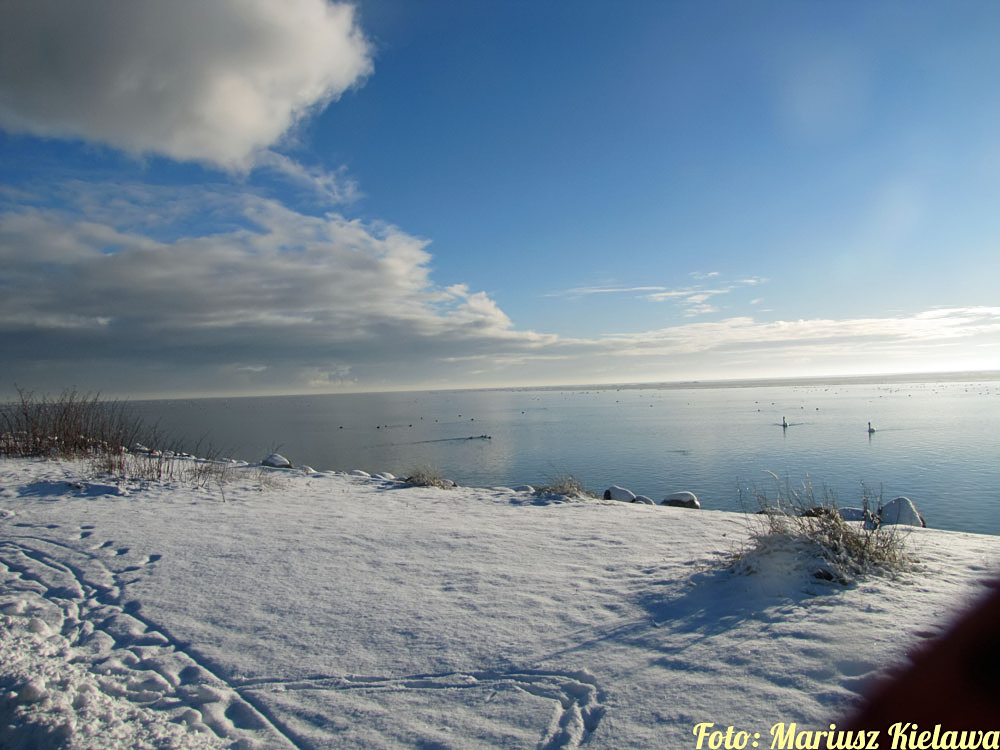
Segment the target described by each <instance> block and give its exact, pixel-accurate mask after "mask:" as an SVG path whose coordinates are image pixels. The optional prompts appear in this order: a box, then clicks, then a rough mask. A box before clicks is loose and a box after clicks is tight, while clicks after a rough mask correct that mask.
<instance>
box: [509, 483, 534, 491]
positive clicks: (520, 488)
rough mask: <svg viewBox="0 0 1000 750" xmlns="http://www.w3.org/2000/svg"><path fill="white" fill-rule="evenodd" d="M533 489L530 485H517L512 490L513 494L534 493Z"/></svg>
mask: <svg viewBox="0 0 1000 750" xmlns="http://www.w3.org/2000/svg"><path fill="white" fill-rule="evenodd" d="M534 491H535V488H534V487H532V486H531V485H530V484H519V485H517V487H515V488H514V492H534Z"/></svg>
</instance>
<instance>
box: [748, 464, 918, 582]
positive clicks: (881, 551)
mask: <svg viewBox="0 0 1000 750" xmlns="http://www.w3.org/2000/svg"><path fill="white" fill-rule="evenodd" d="M769 473H770V472H769ZM771 476H772V478H773V479H774V480H775V489H774V491H773V493H772V494H771V495H768V494H767V493H766V492H764V491H762V490H759V489H758V488H756V487H754V488H753V489H751V490H750V493H752V496H753V499H754V501H755V502H756V505H757V506H758V507H759V508H760V511H759V512H758V513H757V514H756V515H755V516H753V517H752V518H753V519H754V521H753V522H752V525H753V528H752V529H751V534H750V547H749V548H747V549H745V550H743V551H741V552H739V553H737V554H735V555H734V558H733V565H734V567H735V568H736V569H737V570H738V571H739V572H742V573H756V572H760V570H761V569H762V568H763V567H767V565H768V563H767V562H764V561H766V560H774V559H776V558H779V557H783V558H784V559H785V560H786V563H787V564H791V563H790V562H788V561H789V559H790V557H791V558H794V560H796V561H797V562H798V563H799V564H803V565H805V566H806V567H807V568H809V572H810V574H811V575H812V577H813V578H817V579H820V580H826V581H835V582H837V583H840V584H842V585H845V586H846V585H849V584H851V583H853V582H854V581H856V580H857V579H858V578H861V577H864V576H867V575H872V574H874V575H896V574H898V573H901V572H904V571H907V570H911V569H912V568H913V562H914V561H913V558H912V556H911V555H910V554H909V553H908V551H907V549H906V532H905V531H902V530H901V527H899V526H879V525H877V524H876V523H875V522H874V520H873V519H875V518H877V514H878V509H879V508H880V507H881V504H882V503H881V493H879V494H877V495H876V494H873V493H872V492H871V491H870V490H869V489H868V488H867V487H865V488H863V490H862V498H861V501H862V508H863V513H864V517H865V519H866V520H863V521H845V520H844V519H843V517H842V515H841V512H840V510H839V509H838V507H837V502H836V499H835V498H834V497H833V496H832V494H831V493H829V492H828V491H824V493H823V498H822V500H817V498H816V492H815V489H814V488H813V485H812V483H811V482H810V481H809V480H808V478H807V479H806V482H805V483H804V484H803V486H802V487H801V488H799V489H795V488H792V487H791V485H790V483H789V482H788V481H787V480H786V482H785V483H784V485H782V483H781V482H780V481H779V480H778V477H777V476H776V475H774V474H771ZM741 497H743V499H744V506H746V505H747V502H746V498H745V496H744V491H743V490H741ZM789 556H790V557H789Z"/></svg>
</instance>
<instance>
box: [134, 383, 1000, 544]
mask: <svg viewBox="0 0 1000 750" xmlns="http://www.w3.org/2000/svg"><path fill="white" fill-rule="evenodd" d="M133 405H134V406H135V407H136V409H137V410H138V411H139V412H140V413H141V414H142V416H143V417H144V418H145V419H147V420H150V421H153V422H158V423H159V426H160V428H161V429H162V430H163V431H165V432H166V433H168V434H170V435H174V436H185V439H186V441H187V442H188V444H189V445H191V446H192V447H193V445H194V443H196V442H197V441H199V440H200V441H202V449H205V448H207V447H208V446H211V447H212V448H213V449H214V450H216V451H222V453H223V454H225V455H229V456H233V457H237V458H243V459H246V460H249V461H257V460H260V459H261V458H263V457H264V456H265V455H267V454H268V453H271V452H273V451H278V452H280V453H282V454H283V455H285V456H286V457H288V458H289V459H290V460H291V461H292V462H293V463H295V464H297V465H299V464H308V465H310V466H312V467H314V468H315V469H318V470H324V469H344V470H350V469H364V470H366V471H369V472H379V471H390V472H392V473H394V474H397V475H406V474H407V473H409V472H412V471H413V470H414V469H416V468H420V467H432V468H435V469H437V470H439V471H440V472H441V473H442V474H444V475H445V476H447V477H449V478H451V479H454V480H455V481H457V482H458V483H459V484H462V485H467V486H480V487H491V486H498V485H502V486H512V485H517V484H523V483H528V484H536V485H537V484H546V483H553V482H554V481H556V480H558V479H559V478H561V477H564V476H567V475H572V476H574V477H576V478H577V479H579V480H580V481H581V482H582V484H583V485H584V486H585V487H586V488H588V489H591V490H594V491H598V492H602V491H603V490H604V489H605V488H607V487H608V486H609V485H612V484H618V485H622V486H624V487H628V488H629V489H631V490H632V491H633V492H635V493H637V494H644V495H648V496H650V497H652V498H653V499H654V500H657V501H659V500H660V499H662V498H663V497H664V496H665V495H666V494H669V493H671V492H675V491H678V490H690V491H692V492H694V493H695V494H696V495H697V496H698V497H699V499H700V500H701V502H702V507H703V508H707V509H721V510H740V509H741V507H742V504H741V496H740V488H741V487H742V488H744V489H748V488H754V487H756V488H759V489H763V490H767V491H769V492H770V491H772V490H773V489H774V480H773V479H772V478H771V477H770V475H769V474H768V473H767V472H773V473H774V474H777V475H778V476H779V477H780V478H781V480H782V481H784V480H786V479H787V480H788V481H789V482H791V484H792V485H793V486H801V485H802V483H803V482H805V481H806V480H807V479H809V480H811V482H812V483H813V485H814V486H815V487H816V488H817V492H818V494H822V492H823V491H824V490H826V491H828V492H830V493H832V494H833V495H834V496H835V497H836V499H837V501H838V503H839V504H840V505H841V506H857V505H860V499H861V495H862V487H863V486H867V487H868V488H870V489H871V490H872V491H874V492H876V493H877V492H879V491H881V493H882V495H883V497H884V498H885V499H886V500H888V499H890V498H892V497H895V496H897V495H906V496H908V497H909V498H911V499H912V500H913V501H914V503H915V504H916V505H917V507H918V509H919V510H920V511H921V512H922V513H923V514H924V516H925V518H926V519H927V523H928V525H929V526H933V527H935V528H943V529H952V530H961V531H974V532H979V533H988V534H1000V436H998V430H997V426H998V424H1000V382H998V381H996V380H992V381H989V380H984V381H980V382H939V383H901V384H881V385H871V384H867V385H863V384H844V383H839V384H838V383H833V382H831V383H826V384H822V383H819V384H817V383H811V384H808V385H795V386H789V385H771V386H747V387H720V388H705V387H701V388H677V387H659V388H657V387H643V388H622V389H615V388H609V389H601V390H494V391H447V392H442V391H436V392H419V393H390V394H345V395H330V396H289V397H268V398H232V399H196V400H178V401H148V402H138V403H135V404H133ZM783 418H784V419H785V420H787V422H788V424H789V426H788V427H787V428H783V427H782V426H781V423H782V419H783ZM869 421H871V423H872V424H873V425H874V426H875V427H876V430H877V431H876V432H875V433H873V434H869V433H868V429H867V428H868V422H869ZM483 435H488V436H489V439H484V438H482V437H480V436H483ZM190 449H191V448H189V450H190Z"/></svg>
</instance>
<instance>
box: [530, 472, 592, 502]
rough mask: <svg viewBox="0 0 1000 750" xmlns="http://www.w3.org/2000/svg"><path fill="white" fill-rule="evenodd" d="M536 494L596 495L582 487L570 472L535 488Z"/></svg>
mask: <svg viewBox="0 0 1000 750" xmlns="http://www.w3.org/2000/svg"><path fill="white" fill-rule="evenodd" d="M535 494H536V495H562V496H564V497H597V496H596V495H595V494H594V493H592V492H588V491H587V490H585V489H584V488H583V485H582V484H581V483H580V480H579V479H577V478H576V477H574V476H573V475H572V474H564V475H562V476H560V477H557V478H556V479H555V480H554V481H553V482H552V484H545V485H542V486H541V487H537V488H536V489H535Z"/></svg>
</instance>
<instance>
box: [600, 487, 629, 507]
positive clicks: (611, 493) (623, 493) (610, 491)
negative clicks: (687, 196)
mask: <svg viewBox="0 0 1000 750" xmlns="http://www.w3.org/2000/svg"><path fill="white" fill-rule="evenodd" d="M604 499H605V500H621V501H622V502H623V503H634V502H635V493H634V492H632V490H627V489H625V488H624V487H619V486H618V485H617V484H613V485H611V486H610V487H608V488H607V489H606V490H604Z"/></svg>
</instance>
